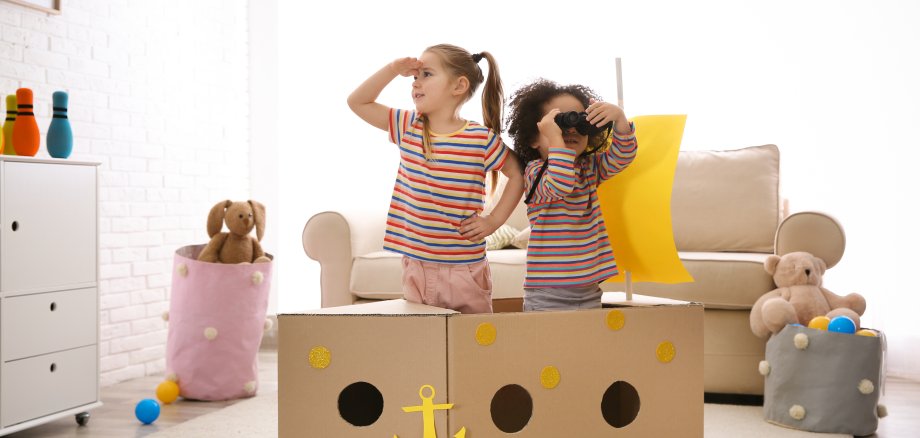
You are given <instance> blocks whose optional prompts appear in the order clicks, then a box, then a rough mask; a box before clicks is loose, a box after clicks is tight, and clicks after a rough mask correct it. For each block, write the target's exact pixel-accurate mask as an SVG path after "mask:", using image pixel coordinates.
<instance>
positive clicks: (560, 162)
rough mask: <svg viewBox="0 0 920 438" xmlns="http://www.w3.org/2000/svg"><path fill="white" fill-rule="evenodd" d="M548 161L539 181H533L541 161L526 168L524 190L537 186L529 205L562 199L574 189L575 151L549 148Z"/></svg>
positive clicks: (541, 164)
mask: <svg viewBox="0 0 920 438" xmlns="http://www.w3.org/2000/svg"><path fill="white" fill-rule="evenodd" d="M548 160H549V166H547V168H546V172H544V173H543V177H542V178H540V181H535V179H536V177H537V174H538V173H539V172H540V168H541V167H543V161H542V160H539V161H538V162H537V163H536V165H533V166H530V167H529V168H528V171H527V175H526V176H527V181H526V188H525V190H526V191H528V192H529V190H530V188H531V187H533V185H534V184H537V189H536V190H534V194H533V198H531V200H530V204H531V205H539V204H546V203H549V202H552V201H554V200H557V199H562V198H563V197H565V196H566V195H568V194H570V193H572V190H573V189H574V188H575V151H573V150H571V149H568V148H550V150H549V157H548Z"/></svg>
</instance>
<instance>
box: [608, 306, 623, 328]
mask: <svg viewBox="0 0 920 438" xmlns="http://www.w3.org/2000/svg"><path fill="white" fill-rule="evenodd" d="M624 325H626V315H624V314H623V312H622V311H620V310H611V311H609V312H607V327H610V330H619V329H621V328H623V326H624Z"/></svg>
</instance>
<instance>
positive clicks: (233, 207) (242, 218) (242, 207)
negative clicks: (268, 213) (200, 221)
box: [198, 200, 271, 263]
mask: <svg viewBox="0 0 920 438" xmlns="http://www.w3.org/2000/svg"><path fill="white" fill-rule="evenodd" d="M224 223H226V224H227V228H228V229H229V230H230V232H229V233H224V232H221V231H220V230H221V228H222V227H223V224H224ZM253 227H255V229H256V237H252V236H250V235H249V233H250V232H251V231H252V229H253ZM264 231H265V206H263V205H262V204H260V203H258V202H256V201H252V200H250V201H247V202H231V201H230V200H226V201H221V202H218V203H217V204H216V205H214V207H212V208H211V212H210V213H209V214H208V235H209V236H211V241H210V242H208V244H207V245H206V246H205V247H204V249H203V250H202V251H201V254H199V255H198V260H200V261H203V262H211V263H261V262H268V261H270V260H271V259H270V258H268V257H267V256H266V255H265V252H264V251H262V245H260V244H259V241H260V240H262V233H263V232H264Z"/></svg>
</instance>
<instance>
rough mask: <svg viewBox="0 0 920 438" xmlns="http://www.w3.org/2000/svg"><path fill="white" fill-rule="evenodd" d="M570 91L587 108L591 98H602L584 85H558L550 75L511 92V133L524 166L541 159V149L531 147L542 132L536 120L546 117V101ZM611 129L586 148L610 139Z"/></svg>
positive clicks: (509, 117) (602, 143)
mask: <svg viewBox="0 0 920 438" xmlns="http://www.w3.org/2000/svg"><path fill="white" fill-rule="evenodd" d="M562 94H568V95H571V96H572V97H574V98H576V99H578V100H579V101H580V102H581V104H582V105H584V106H585V108H587V107H588V105H589V102H590V101H591V99H594V100H598V101H600V100H603V99H601V97H600V96H599V95H598V94H597V93H595V92H594V90H592V89H590V88H588V87H586V86H584V85H577V84H573V85H565V86H563V85H559V84H557V83H555V82H553V81H551V80H549V79H543V78H539V79H537V80H536V81H534V82H533V83H531V84H529V85H525V86H523V87H521V88H519V89H518V90H517V91H515V92H514V93H512V94H511V101H510V102H509V104H508V106H509V107H510V108H511V112H510V113H509V114H508V120H507V126H508V135H510V136H511V140H512V141H513V142H514V150H515V152H517V156H518V159H519V160H520V161H521V168H522V169H523V168H526V167H527V163H529V162H531V161H533V160H536V159H539V158H540V151H538V150H537V149H534V148H532V147H530V146H531V145H533V144H534V142H535V141H536V140H537V138H538V137H539V135H540V131H539V129H537V122H539V121H540V119H542V118H543V105H544V104H545V103H546V102H549V101H550V100H551V99H552V98H554V97H556V96H559V95H562ZM608 135H609V133H605V132H600V133H598V134H595V135H592V136H591V137H590V138H589V139H588V147H586V148H585V151H594V150H598V149H599V148H601V147H602V146H603V145H604V143H606V142H607V137H608Z"/></svg>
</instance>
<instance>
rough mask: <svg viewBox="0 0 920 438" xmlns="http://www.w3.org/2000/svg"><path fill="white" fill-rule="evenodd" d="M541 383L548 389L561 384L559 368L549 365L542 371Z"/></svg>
mask: <svg viewBox="0 0 920 438" xmlns="http://www.w3.org/2000/svg"><path fill="white" fill-rule="evenodd" d="M540 383H541V384H543V387H544V388H546V389H553V388H555V387H556V385H558V384H559V369H558V368H556V367H554V366H552V365H549V366H546V367H544V368H543V371H540Z"/></svg>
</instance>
